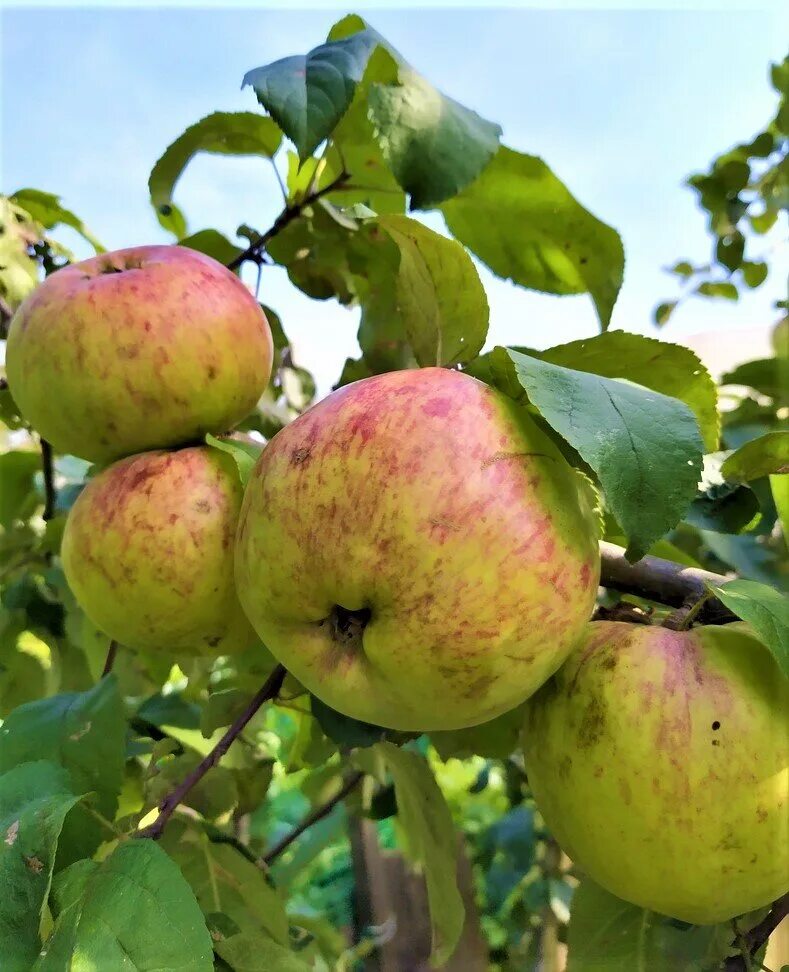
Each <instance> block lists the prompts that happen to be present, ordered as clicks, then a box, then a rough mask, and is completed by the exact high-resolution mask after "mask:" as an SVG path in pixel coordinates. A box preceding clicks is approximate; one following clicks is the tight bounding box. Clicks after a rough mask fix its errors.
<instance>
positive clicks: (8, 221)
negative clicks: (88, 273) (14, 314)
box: [0, 196, 43, 311]
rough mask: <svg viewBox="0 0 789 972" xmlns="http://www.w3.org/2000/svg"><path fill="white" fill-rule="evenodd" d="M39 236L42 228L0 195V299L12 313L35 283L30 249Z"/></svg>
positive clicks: (36, 265) (35, 268)
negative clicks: (0, 298)
mask: <svg viewBox="0 0 789 972" xmlns="http://www.w3.org/2000/svg"><path fill="white" fill-rule="evenodd" d="M42 235H43V227H41V226H40V225H39V224H38V223H36V222H35V221H34V220H33V219H32V218H31V217H30V214H29V213H28V212H27V211H26V210H24V209H22V207H21V206H16V205H14V203H12V202H11V200H10V199H9V198H8V197H7V196H0V297H2V298H3V299H4V300H5V302H6V303H7V304H8V305H9V307H10V308H11V310H12V311H14V310H16V309H17V307H18V306H19V305H20V304H21V303H22V301H23V300H24V299H25V297H27V295H28V294H29V293H30V292H31V291H32V290H34V289H35V287H36V285H37V284H38V262H37V261H36V260H35V259H34V258H33V257H31V256H30V249H29V248H30V247H31V246H32V245H33V244H34V243H36V242H38V241H39V240H40V239H41V237H42Z"/></svg>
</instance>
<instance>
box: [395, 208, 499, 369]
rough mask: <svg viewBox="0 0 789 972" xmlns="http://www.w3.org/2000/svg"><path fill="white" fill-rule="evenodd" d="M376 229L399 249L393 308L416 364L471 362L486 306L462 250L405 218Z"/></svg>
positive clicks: (474, 272)
mask: <svg viewBox="0 0 789 972" xmlns="http://www.w3.org/2000/svg"><path fill="white" fill-rule="evenodd" d="M378 222H379V224H380V225H381V226H382V227H383V228H384V229H385V230H386V232H387V233H388V234H389V236H390V237H391V238H392V240H394V242H395V243H396V244H397V246H398V248H399V250H400V267H399V270H398V274H397V303H398V310H399V312H400V314H401V315H402V318H403V325H404V329H405V332H406V334H407V336H408V340H409V343H410V344H411V347H412V348H413V351H414V354H415V355H416V360H417V361H418V362H419V364H420V365H423V366H425V365H448V364H458V363H461V362H465V361H471V360H472V359H473V358H475V357H476V356H477V355H478V354H479V352H480V350H481V348H482V345H483V344H484V343H485V338H486V336H487V333H488V301H487V298H486V296H485V290H484V288H483V286H482V283H481V281H480V279H479V274H478V273H477V270H476V267H475V266H474V264H473V263H472V261H471V258H470V257H469V256H468V254H467V253H466V251H465V250H464V249H463V247H462V246H461V245H460V244H459V243H457V242H456V241H455V240H450V239H447V237H445V236H441V234H439V233H435V232H434V231H433V230H431V229H428V228H427V227H426V226H424V225H423V224H422V223H419V222H417V221H416V220H414V219H409V218H408V217H407V216H382V217H381V218H380V219H379V221H378Z"/></svg>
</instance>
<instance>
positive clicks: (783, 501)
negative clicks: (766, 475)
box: [770, 475, 789, 547]
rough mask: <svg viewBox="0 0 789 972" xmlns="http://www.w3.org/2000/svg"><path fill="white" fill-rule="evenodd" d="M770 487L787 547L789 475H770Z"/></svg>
mask: <svg viewBox="0 0 789 972" xmlns="http://www.w3.org/2000/svg"><path fill="white" fill-rule="evenodd" d="M770 489H771V491H772V494H773V501H774V503H775V509H776V511H777V513H778V519H779V520H780V521H781V532H782V533H783V537H784V543H785V544H786V545H787V547H789V476H786V475H782V476H770Z"/></svg>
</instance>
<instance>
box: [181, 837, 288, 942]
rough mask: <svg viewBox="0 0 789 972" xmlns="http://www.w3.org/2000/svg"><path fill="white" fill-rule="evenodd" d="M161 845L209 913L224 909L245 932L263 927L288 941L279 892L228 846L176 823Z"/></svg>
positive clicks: (268, 932)
mask: <svg viewBox="0 0 789 972" xmlns="http://www.w3.org/2000/svg"><path fill="white" fill-rule="evenodd" d="M162 846H163V847H164V848H165V850H167V852H168V853H169V854H170V856H171V857H172V858H173V859H174V860H175V861H176V863H177V864H178V865H179V866H180V868H181V871H182V873H183V876H184V877H185V878H186V880H187V881H188V882H189V885H190V886H191V888H192V890H193V891H194V893H195V896H196V897H197V900H198V902H199V903H200V907H201V908H202V909H203V911H204V912H212V911H221V912H222V913H223V914H226V915H227V916H228V917H229V918H231V919H232V920H233V921H234V922H235V924H236V925H237V926H238V927H239V928H240V929H241V930H242V931H249V932H258V931H260V929H261V928H262V929H264V930H265V931H266V933H267V934H268V935H270V936H271V938H273V939H274V940H275V941H277V942H279V944H280V945H287V942H288V919H287V916H286V914H285V906H284V904H283V902H282V899H281V898H280V896H279V894H278V893H277V891H276V890H275V889H274V888H273V887H272V886H271V885H270V884H269V883H268V882H267V880H266V877H265V875H264V874H263V872H262V871H261V870H260V868H257V867H255V865H254V864H252V863H251V862H250V861H248V860H247V859H246V858H245V857H243V856H242V855H241V854H240V853H239V852H238V851H237V850H236V849H235V848H233V847H231V846H230V845H229V844H221V843H213V842H212V841H211V840H209V838H208V837H207V835H206V834H205V833H203V832H202V831H200V830H197V829H196V828H194V827H189V828H187V827H184V826H183V825H181V824H178V823H175V824H171V825H170V826H169V827H168V829H167V831H166V832H165V835H164V838H163V841H162Z"/></svg>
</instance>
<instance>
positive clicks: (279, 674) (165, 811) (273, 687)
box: [134, 665, 287, 840]
mask: <svg viewBox="0 0 789 972" xmlns="http://www.w3.org/2000/svg"><path fill="white" fill-rule="evenodd" d="M286 674H287V672H286V671H285V669H284V668H283V667H282V665H277V667H276V668H275V669H274V671H273V672H272V673H271V675H269V677H268V678H267V679H266V681H265V683H264V684H263V685H262V686H261V687H260V689H259V690H258V691H257V693H256V694H255V696H254V697H253V698H252V700H251V701H250V702H249V704H248V705H247V707H246V708H245V709H244V711H243V712H242V713H241V714H240V715H239V716H238V717H237V718H236V719H235V720H234V721H233V722H232V723H231V725H230V726H229V728H228V729H227V731H226V732H225V734H224V735H223V736H222V738H221V739H220V740H219V742H218V743H217V744H216V746H214V748H213V749H212V750H211V752H210V753H208V754H207V755H206V756H205V757H204V758H203V759H202V760H201V761H200V762H199V763H198V764H197V766H195V768H194V769H193V770H192V771H191V773H188V774H187V775H186V777H185V778H184V779H183V780H182V781H181V782H180V783H179V784H178V786H176V787H175V789H174V790H171V791H170V793H168V794H167V796H166V797H165V798H164V800H162V802H161V803H160V804H159V816H158V817H157V818H156V820H154V821H153V823H152V824H149V826H147V827H143V829H142V830H138V831H137V832H136V834H134V836H135V837H150V838H151V839H153V840H158V839H159V838H160V837H161V836H162V832H163V831H164V828H165V827H166V825H167V821H168V820H169V819H170V817H171V816H172V815H173V813H174V811H175V809H176V807H177V806H178V804H179V803H180V802H181V801H182V800H183V798H184V797H185V796H186V794H187V793H188V792H189V791H190V790H191V789H192V787H193V786H195V785H196V784H197V783H199V782H200V780H202V778H203V777H204V776H205V774H206V773H207V772H208V771H209V770H210V769H211V768H212V767H213V766H216V764H217V763H218V762H219V760H220V759H221V758H222V757H223V756H224V755H225V753H226V752H227V751H228V749H230V745H231V743H232V742H233V740H234V739H235V738H236V737H237V736H238V735H240V733H241V732H243V730H244V729H245V728H246V726H247V723H248V722H249V721H250V719H251V718H252V716H253V715H254V714H255V713H256V712H257V711H258V709H259V708H260V707H261V705H263V703H264V702H268V701H270V700H271V699H274V698H276V696H277V693H278V692H279V690H280V688H281V687H282V683H283V681H284V680H285V675H286Z"/></svg>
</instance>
